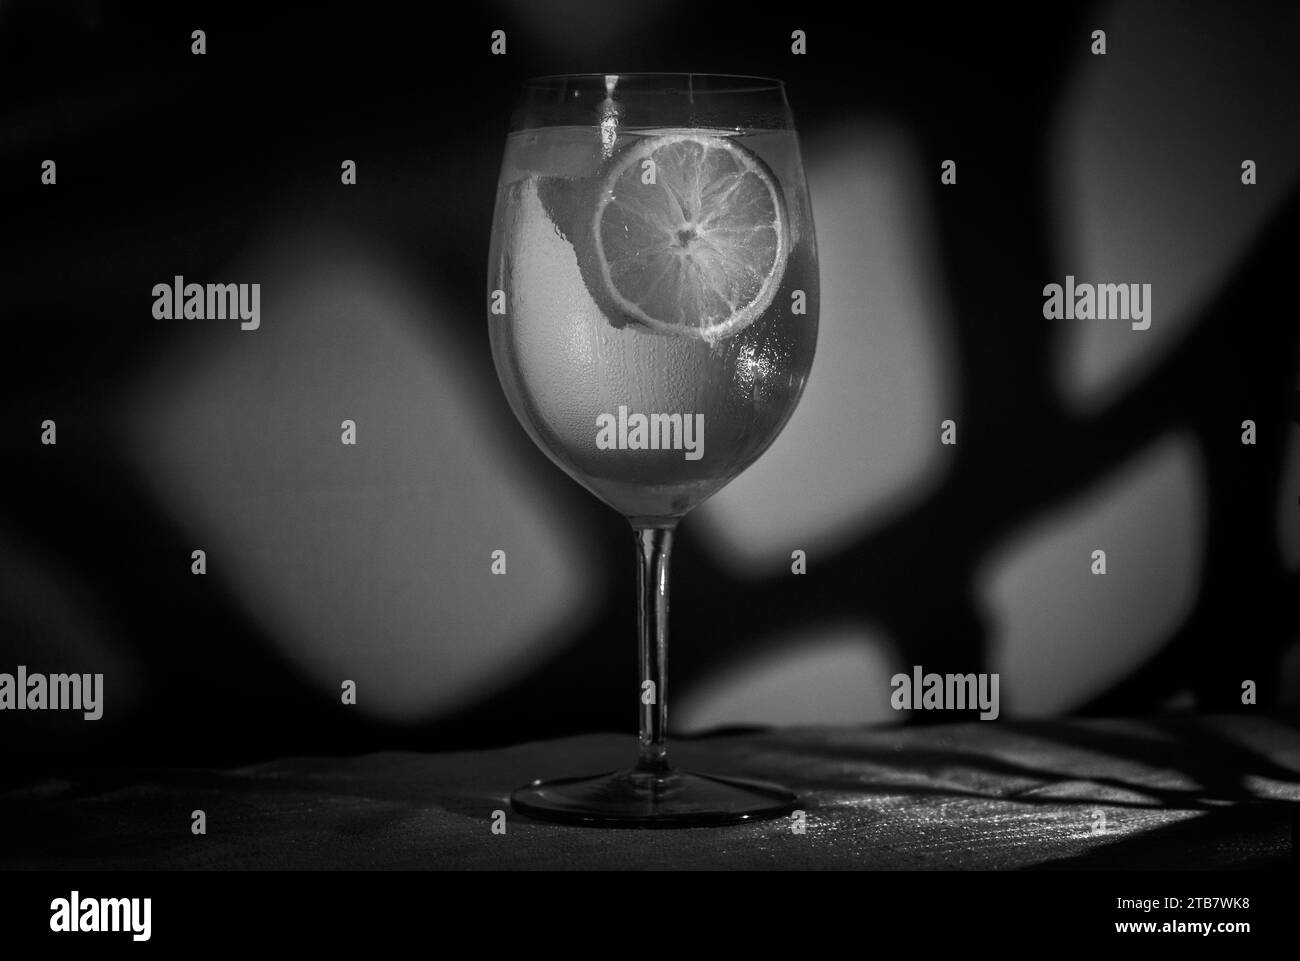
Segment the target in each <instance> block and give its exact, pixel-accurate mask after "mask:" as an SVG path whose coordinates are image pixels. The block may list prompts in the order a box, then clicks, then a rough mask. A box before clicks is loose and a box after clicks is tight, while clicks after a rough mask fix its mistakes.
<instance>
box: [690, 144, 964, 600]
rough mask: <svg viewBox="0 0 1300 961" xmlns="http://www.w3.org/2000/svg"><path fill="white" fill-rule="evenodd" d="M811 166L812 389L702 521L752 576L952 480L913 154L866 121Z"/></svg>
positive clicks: (938, 300)
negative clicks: (814, 258)
mask: <svg viewBox="0 0 1300 961" xmlns="http://www.w3.org/2000/svg"><path fill="white" fill-rule="evenodd" d="M804 159H805V166H806V169H807V176H808V182H809V189H810V190H811V192H812V203H813V211H814V220H815V223H816V229H817V243H818V249H819V253H820V257H821V284H822V286H821V319H820V327H819V331H818V343H817V356H816V359H815V361H814V363H813V369H812V373H811V376H810V379H809V382H808V387H807V390H806V391H805V393H804V396H803V399H802V400H801V401H800V403H799V406H798V407H797V408H796V410H795V412H794V416H793V417H792V418H791V419H790V422H789V423H788V424H787V425H786V428H785V430H784V431H783V432H782V433H781V435H780V436H779V437H778V438H777V439H776V441H775V442H774V443H773V445H772V447H771V448H770V449H769V450H768V451H767V452H766V453H765V454H764V455H763V456H762V457H761V458H759V460H758V461H757V462H756V463H755V464H754V465H753V466H751V467H750V468H749V469H748V470H747V471H745V472H744V473H743V474H741V475H740V476H739V477H738V478H736V479H735V480H733V481H732V482H731V483H730V484H729V485H728V486H727V487H725V488H724V489H723V490H721V491H719V492H718V493H717V494H715V495H714V496H713V497H712V498H711V499H710V500H709V501H708V502H706V503H705V504H704V505H703V506H701V507H700V508H699V509H698V510H697V511H696V513H695V516H694V518H693V521H692V523H695V524H698V525H699V528H700V530H701V532H702V534H703V536H702V540H703V542H704V543H705V544H706V545H707V546H709V547H710V548H711V549H712V550H713V552H714V553H715V554H716V557H717V559H718V561H719V562H720V563H723V564H726V565H727V566H728V567H730V568H732V569H733V570H734V572H735V573H738V574H741V575H749V576H758V575H762V574H771V573H773V572H775V571H776V570H777V569H778V568H780V567H782V566H784V565H788V564H789V556H790V550H791V545H796V546H798V547H800V548H802V549H804V550H807V551H809V553H810V554H811V553H813V552H815V551H823V552H824V551H827V550H830V549H833V548H837V547H841V546H843V545H845V544H848V543H851V542H852V541H854V540H855V539H857V538H860V537H862V536H863V534H864V533H865V531H866V529H867V528H868V527H870V526H871V525H872V524H874V523H877V522H878V521H880V520H881V519H882V518H884V517H887V516H889V515H890V514H891V513H893V512H895V511H899V510H903V509H905V508H906V507H907V506H908V505H910V504H913V503H916V502H917V501H919V500H921V499H923V498H925V497H926V496H927V495H928V494H929V493H930V492H931V491H932V490H933V488H934V487H935V486H936V485H937V484H938V482H939V480H940V477H941V469H940V468H941V464H942V462H943V461H944V457H943V456H942V451H943V448H941V447H940V445H939V424H940V421H942V420H943V419H945V418H949V417H951V418H960V416H961V414H960V411H957V410H955V409H954V407H953V403H954V402H953V400H952V398H953V397H954V396H955V386H956V384H955V373H954V364H953V361H952V358H951V356H950V354H949V351H948V349H947V348H946V347H945V346H944V334H945V331H946V330H947V329H948V328H949V325H950V315H949V311H948V305H947V304H946V302H945V301H944V299H943V297H942V296H941V295H940V293H939V291H940V290H941V289H942V284H941V283H940V278H938V277H937V276H936V275H935V273H934V270H935V268H934V266H933V264H934V263H935V262H936V261H937V258H938V253H937V247H936V242H935V238H934V236H933V232H932V218H931V217H930V214H929V211H928V209H927V205H926V203H925V196H926V194H925V188H924V186H923V184H922V181H921V179H920V178H921V177H922V176H923V172H922V171H923V164H922V162H921V159H920V158H919V157H918V156H917V153H916V150H915V148H914V147H913V145H912V143H911V142H910V141H909V140H908V139H907V138H906V137H905V136H904V135H903V134H902V133H900V132H899V131H898V130H896V129H894V128H892V127H887V126H882V125H879V124H868V123H866V122H861V123H856V124H851V125H846V126H844V127H841V128H839V129H836V130H832V131H828V132H826V133H824V134H822V135H820V136H818V137H816V138H810V139H809V140H808V142H807V143H806V145H805V150H804ZM933 175H934V176H935V177H938V175H939V171H938V167H937V166H936V167H935V169H934V171H933Z"/></svg>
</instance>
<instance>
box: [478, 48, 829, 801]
mask: <svg viewBox="0 0 1300 961" xmlns="http://www.w3.org/2000/svg"><path fill="white" fill-rule="evenodd" d="M817 280H818V278H817V248H816V241H815V238H814V235H813V224H812V217H811V213H810V209H809V202H808V195H807V189H806V186H805V184H804V178H803V169H802V164H801V162H800V157H799V145H798V140H797V137H796V134H795V130H794V126H793V123H792V120H791V117H790V111H789V108H788V106H787V104H786V100H785V94H784V90H783V88H782V86H781V84H780V83H779V82H777V81H770V80H761V79H757V78H745V77H719V76H708V75H700V74H680V75H670V74H655V75H648V74H634V75H621V76H614V75H575V76H565V77H547V78H540V79H538V80H534V81H530V82H529V83H528V84H527V85H525V91H524V95H523V97H522V99H521V102H520V105H519V108H518V110H517V111H516V114H515V118H514V122H513V123H512V130H511V132H510V134H509V136H508V138H507V141H506V151H505V158H504V161H503V164H502V170H501V178H500V184H499V187H498V193H497V201H496V214H495V218H494V223H493V230H492V249H491V254H490V261H489V277H488V291H489V320H488V322H489V330H490V334H491V340H492V352H493V357H494V359H495V362H496V367H497V372H498V374H499V376H500V379H501V383H502V386H503V387H504V389H505V392H506V396H507V397H508V399H509V402H510V405H511V407H512V408H513V409H514V412H515V414H516V415H517V416H518V418H519V420H520V422H521V423H522V424H523V426H524V428H525V429H526V430H527V431H528V433H529V435H530V436H531V437H532V438H533V440H534V441H535V442H536V443H537V445H538V446H539V447H541V449H542V450H543V451H545V452H546V454H547V455H548V456H549V457H550V458H551V459H552V460H553V461H555V463H557V464H558V465H559V466H560V467H561V468H563V469H564V470H565V471H566V472H567V473H568V474H569V475H570V476H571V477H573V478H574V479H575V480H576V481H578V483H580V484H582V485H583V486H584V487H586V488H587V489H588V490H590V491H591V492H592V493H593V494H595V495H596V496H597V497H599V498H600V499H601V500H603V501H604V502H605V503H606V504H608V505H609V506H611V507H613V508H614V509H615V510H617V511H619V512H620V513H622V514H623V515H624V516H625V517H627V518H628V520H629V521H630V522H631V525H632V527H633V530H634V532H635V534H636V541H637V556H638V579H639V587H640V594H639V596H640V604H639V608H640V610H639V621H640V625H639V626H640V642H641V643H640V653H641V659H640V660H641V676H640V678H639V681H640V685H639V688H638V696H639V701H640V707H641V751H640V757H639V760H638V763H637V765H636V766H635V767H634V768H632V769H630V770H628V771H624V772H616V773H613V774H609V775H600V776H596V777H592V778H580V779H570V780H568V781H562V782H554V781H552V782H536V783H534V784H532V785H529V786H527V787H524V788H521V789H520V790H518V791H516V792H515V794H514V796H513V799H512V802H513V804H514V806H515V808H516V809H517V810H519V811H521V812H523V813H526V814H529V815H531V816H534V817H543V818H548V819H551V820H560V821H569V822H578V823H588V824H609V825H646V826H661V825H674V824H717V823H728V822H735V821H743V820H747V819H750V818H754V817H762V816H774V815H778V814H781V813H783V812H788V811H789V810H791V809H792V807H793V805H794V796H793V795H792V794H790V792H788V791H786V790H785V789H783V788H779V787H776V786H774V785H770V784H766V783H762V782H753V781H740V780H735V779H722V778H712V777H708V776H705V775H697V774H687V773H684V772H678V771H675V770H673V769H671V768H670V767H669V766H668V763H667V758H666V752H665V747H664V728H665V724H666V719H667V698H666V695H667V690H666V674H665V668H666V660H667V614H668V563H669V556H670V552H671V546H672V533H673V530H674V528H675V527H676V524H677V523H678V521H679V520H680V519H681V518H682V517H683V516H684V515H685V514H687V513H688V512H689V511H690V510H691V509H692V508H693V507H695V506H696V505H698V504H700V503H701V502H702V501H704V500H705V499H706V498H708V497H709V496H710V495H711V494H713V493H714V492H715V491H717V490H718V489H720V488H721V487H722V486H723V485H724V484H726V483H727V482H728V481H730V480H731V479H732V478H733V477H735V476H736V475H737V474H739V473H740V472H741V471H742V470H744V469H745V468H746V467H748V466H749V465H750V464H751V463H753V462H754V460H755V459H757V458H758V457H759V455H760V454H762V453H763V451H764V450H766V449H767V447H768V446H769V445H770V444H771V443H772V441H773V439H774V438H775V437H776V436H777V434H778V433H779V432H780V431H781V429H782V427H784V425H785V423H786V421H787V420H788V419H789V417H790V415H791V413H792V412H793V410H794V407H795V404H796V403H797V402H798V400H799V397H800V395H801V394H802V392H803V388H804V383H805V381H806V379H807V376H808V371H809V368H810V366H811V364H812V359H813V352H814V348H815V345H816V339H817V305H818V283H817Z"/></svg>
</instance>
